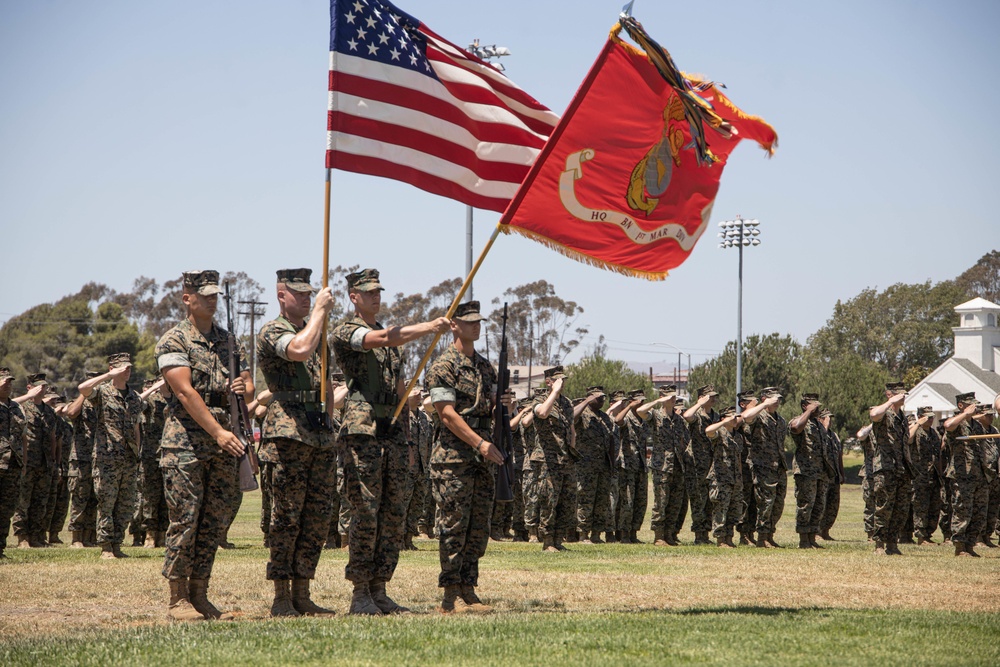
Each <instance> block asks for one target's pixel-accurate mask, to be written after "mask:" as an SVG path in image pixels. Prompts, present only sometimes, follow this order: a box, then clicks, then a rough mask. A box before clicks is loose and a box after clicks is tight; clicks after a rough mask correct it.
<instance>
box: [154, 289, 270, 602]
mask: <svg viewBox="0 0 1000 667" xmlns="http://www.w3.org/2000/svg"><path fill="white" fill-rule="evenodd" d="M183 289H184V294H183V299H184V304H185V307H186V309H187V317H186V318H185V319H183V320H181V322H180V323H178V324H177V325H176V326H174V327H173V328H172V329H170V330H169V331H167V332H166V333H165V334H163V336H162V337H161V338H160V340H159V342H158V343H157V344H156V350H155V353H154V354H155V356H156V361H157V364H158V366H159V369H160V372H161V373H162V374H163V377H164V379H165V380H166V381H167V384H169V385H170V397H169V398H168V399H167V417H166V420H165V421H164V425H163V437H162V438H161V439H160V468H161V469H162V470H163V485H164V496H165V497H166V499H167V513H168V514H169V516H170V526H169V528H168V529H167V539H166V553H165V555H164V559H163V576H164V577H165V578H166V579H167V581H168V582H169V584H170V610H169V616H170V617H171V618H173V619H175V620H195V619H197V618H214V619H223V620H229V619H232V618H233V616H232V615H231V614H228V613H223V612H221V611H220V610H219V609H217V608H216V607H215V605H214V604H212V603H211V602H210V601H209V600H208V597H207V592H208V586H209V580H210V578H211V576H212V567H213V565H214V564H215V553H216V550H217V549H218V547H219V543H220V542H221V541H222V539H223V538H224V537H225V534H226V529H227V528H228V526H229V524H230V522H231V521H232V519H233V516H232V512H233V507H234V506H235V502H234V500H233V499H234V497H235V496H236V495H237V494H239V493H240V485H239V463H238V460H237V457H239V456H240V455H241V454H242V453H243V451H244V448H243V444H242V443H241V442H240V440H239V438H238V437H237V436H236V434H235V433H233V432H232V430H231V425H230V420H229V409H228V408H229V400H230V395H231V393H232V392H234V391H235V392H239V393H242V394H243V395H244V396H245V397H246V398H249V399H250V400H252V398H253V381H252V379H251V378H250V371H249V369H248V367H247V364H246V355H245V354H244V352H243V350H242V349H241V348H240V347H239V346H238V345H237V349H236V350H233V352H234V354H235V357H236V368H237V369H238V373H239V375H238V377H236V378H231V377H229V351H230V339H229V333H228V332H227V331H226V330H225V329H222V328H221V327H219V326H216V325H215V323H214V322H213V317H214V315H215V310H216V306H217V299H218V294H219V293H220V292H221V290H220V289H219V273H218V272H217V271H188V272H186V273H185V274H184V285H183Z"/></svg>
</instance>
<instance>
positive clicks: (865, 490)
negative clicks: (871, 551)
mask: <svg viewBox="0 0 1000 667" xmlns="http://www.w3.org/2000/svg"><path fill="white" fill-rule="evenodd" d="M861 451H862V454H863V456H864V464H863V465H862V466H861V472H860V475H861V499H862V500H863V501H864V504H865V509H864V512H863V518H864V524H865V533H867V534H868V539H869V540H873V539H875V494H874V493H873V492H872V485H873V484H874V482H875V476H874V475H873V474H872V458H873V457H874V456H875V434H874V433H872V432H871V431H869V432H868V435H866V436H865V437H863V438H861Z"/></svg>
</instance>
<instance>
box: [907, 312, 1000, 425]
mask: <svg viewBox="0 0 1000 667" xmlns="http://www.w3.org/2000/svg"><path fill="white" fill-rule="evenodd" d="M955 312H956V313H958V317H959V322H958V326H957V327H953V328H952V331H954V332H955V354H954V356H952V358H951V359H949V360H948V361H946V362H944V363H943V364H941V365H940V366H938V367H937V368H935V369H934V370H933V371H932V372H931V374H930V375H928V376H927V377H925V378H924V379H923V380H922V381H921V382H919V383H918V384H917V386H915V387H914V388H913V389H911V390H910V392H909V395H908V396H907V397H906V402H905V403H904V404H903V409H904V410H905V411H907V412H913V411H915V410H916V409H917V408H918V407H921V406H924V405H929V406H931V407H933V408H934V414H935V415H936V416H937V417H938V418H941V417H942V416H945V417H949V416H951V414H952V413H953V412H954V410H955V408H956V406H955V396H956V395H957V394H964V393H967V392H970V391H974V392H976V398H977V399H979V401H980V402H982V403H987V404H989V403H992V402H993V400H994V399H995V398H996V396H997V394H1000V373H998V372H997V371H998V370H1000V327H997V320H998V318H1000V306H998V305H997V304H995V303H990V302H989V301H987V300H986V299H981V298H978V297H977V298H975V299H973V300H972V301H968V302H966V303H963V304H962V305H960V306H956V307H955Z"/></svg>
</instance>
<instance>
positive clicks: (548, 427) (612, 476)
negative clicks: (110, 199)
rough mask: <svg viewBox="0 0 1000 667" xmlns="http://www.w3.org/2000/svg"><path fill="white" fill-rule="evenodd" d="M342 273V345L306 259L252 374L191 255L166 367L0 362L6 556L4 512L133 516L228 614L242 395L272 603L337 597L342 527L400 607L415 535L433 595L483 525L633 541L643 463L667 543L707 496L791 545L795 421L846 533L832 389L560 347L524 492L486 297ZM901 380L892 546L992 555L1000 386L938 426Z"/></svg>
mask: <svg viewBox="0 0 1000 667" xmlns="http://www.w3.org/2000/svg"><path fill="white" fill-rule="evenodd" d="M347 287H348V295H349V298H350V301H351V304H352V306H353V308H354V312H353V314H352V316H351V317H349V318H348V319H347V320H346V321H344V322H342V323H340V324H339V325H337V326H335V327H333V329H332V331H331V332H330V338H329V340H330V341H331V343H330V349H327V348H326V346H325V345H324V344H323V339H324V333H325V332H326V326H325V325H326V323H327V321H328V320H329V317H330V312H331V310H332V308H333V305H334V297H333V294H332V292H331V290H330V288H329V287H325V288H323V289H321V290H317V289H316V288H314V287H313V286H312V284H311V271H310V270H309V269H283V270H280V271H278V272H277V276H276V295H277V298H278V303H279V308H280V315H279V317H278V318H277V319H275V320H272V321H270V322H268V323H266V324H265V325H264V326H263V327H262V328H261V331H260V333H259V335H258V336H257V340H256V342H255V343H256V352H257V358H258V360H259V366H260V369H261V374H262V376H263V378H264V382H265V383H266V385H267V387H266V389H263V390H262V391H260V392H257V391H256V390H255V387H254V384H253V378H251V376H250V372H249V369H248V366H247V363H246V353H245V351H244V350H243V349H233V350H230V346H231V345H232V344H233V343H231V341H233V340H235V339H234V338H233V337H231V336H230V335H229V333H228V332H227V331H225V330H224V329H222V328H221V327H219V326H218V325H217V324H215V322H214V316H215V311H216V308H217V300H218V294H219V293H220V292H221V289H220V287H219V274H218V272H216V271H190V272H186V273H184V276H183V297H182V299H183V302H184V307H185V312H186V317H185V319H183V320H181V322H179V323H178V324H177V325H176V326H175V327H173V328H172V329H170V330H169V331H168V332H167V333H166V334H164V335H163V336H162V337H161V338H160V340H159V341H158V343H157V345H156V349H155V358H156V364H157V374H158V375H160V376H162V377H160V378H159V379H157V378H154V379H152V380H150V381H148V382H147V383H146V384H145V385H144V386H143V391H142V393H138V392H136V391H135V390H134V389H132V388H130V387H129V385H128V380H129V377H130V374H131V368H132V360H131V357H130V356H129V355H128V354H127V353H116V354H112V355H110V356H109V357H108V370H107V371H106V372H101V371H93V372H89V373H87V377H86V379H85V380H84V381H83V382H82V383H80V384H79V386H78V390H79V395H78V396H77V398H76V399H74V400H73V401H72V402H67V401H66V400H65V398H64V397H63V396H61V395H59V394H57V393H55V392H54V391H52V390H51V389H50V388H49V385H48V381H47V380H46V377H45V375H44V374H40V373H36V374H32V375H30V376H29V377H28V378H27V392H26V393H25V394H24V395H22V396H19V397H17V398H13V397H12V384H13V380H14V378H13V375H12V374H11V372H10V371H9V370H8V369H6V368H0V557H3V548H4V545H5V543H6V538H7V535H8V533H9V531H10V524H11V519H13V532H14V535H15V536H16V538H17V541H18V546H19V547H24V548H39V547H43V546H47V545H49V544H61V541H60V540H59V533H60V531H61V530H62V526H63V524H64V523H65V521H66V519H67V515H68V518H69V531H70V533H71V535H72V539H71V547H73V548H89V547H99V548H100V553H101V557H102V558H108V559H117V558H126V557H127V555H126V554H125V553H124V552H123V551H122V549H121V547H122V544H123V542H124V540H125V536H126V531H127V530H131V531H132V532H133V534H134V541H133V545H142V546H145V547H148V548H159V547H162V548H164V549H165V556H164V564H163V570H162V573H163V576H164V578H165V579H166V580H167V582H168V587H169V601H168V616H169V618H171V619H174V620H179V621H191V620H202V619H218V620H231V619H233V618H234V615H233V614H231V613H228V612H225V611H222V610H220V609H219V608H217V607H216V606H215V605H214V604H213V603H212V602H211V601H210V600H209V599H208V597H207V594H208V588H209V583H210V579H211V575H212V569H213V565H214V559H215V555H216V551H217V549H218V548H220V547H224V546H225V545H226V543H227V539H226V534H227V531H228V529H229V526H230V525H231V523H232V522H233V519H234V518H235V515H236V512H237V510H238V508H239V506H240V502H241V498H242V494H241V491H240V485H239V463H238V460H239V457H241V456H242V455H243V454H244V453H245V448H246V447H247V446H248V445H247V443H246V442H245V441H243V440H241V438H240V437H239V436H238V435H237V433H236V431H237V429H236V425H234V424H232V423H230V411H229V409H228V408H229V405H230V402H231V401H235V400H237V397H239V398H242V399H243V400H245V401H246V403H247V405H248V408H249V413H250V415H251V416H252V417H253V418H254V419H255V420H256V423H257V424H258V425H259V427H260V446H259V459H260V479H261V490H262V519H261V529H262V531H263V533H264V543H265V546H267V547H268V549H269V551H270V555H269V559H268V563H267V567H266V572H265V576H266V578H267V579H268V580H270V581H273V585H274V598H273V603H272V605H271V615H272V616H275V617H281V616H301V615H309V616H331V615H333V614H334V612H333V611H332V610H330V609H326V608H324V607H321V606H319V605H317V604H316V603H315V602H314V601H313V600H312V599H311V592H310V583H311V581H312V580H313V579H314V578H315V576H316V570H317V567H318V564H319V560H320V555H321V552H322V550H323V549H324V548H338V547H339V548H346V549H348V553H349V556H348V562H347V566H346V568H345V578H346V579H347V580H348V581H350V582H351V583H352V585H353V592H352V595H351V601H350V613H351V614H362V615H383V614H400V613H406V612H407V611H409V610H408V609H407V608H406V607H404V606H402V605H400V604H399V603H397V602H396V601H395V600H393V598H392V597H390V595H389V593H388V590H387V586H388V585H389V583H390V582H391V581H392V578H393V575H394V573H395V569H396V566H397V564H398V561H399V553H400V551H401V550H408V549H415V548H416V547H415V546H414V545H413V538H414V537H416V536H418V535H425V536H427V537H430V538H436V539H437V540H438V545H439V546H438V548H439V555H440V574H439V577H438V585H439V587H440V588H441V589H442V600H441V606H440V610H441V611H442V612H443V613H457V612H472V613H483V612H489V611H491V607H490V606H489V605H486V604H485V603H483V602H482V600H480V599H479V597H478V595H477V593H476V588H477V587H478V585H479V561H480V559H481V558H482V557H483V555H484V554H485V553H486V550H487V547H488V543H489V540H490V539H491V538H492V539H494V540H501V539H512V540H514V541H521V542H531V543H537V544H539V545H540V548H541V549H542V550H543V551H545V552H551V553H558V552H560V551H565V550H566V549H567V547H566V546H565V545H566V544H567V543H574V542H579V543H583V544H601V543H604V542H620V543H625V544H631V543H639V542H640V540H639V536H638V533H639V530H640V528H641V526H642V523H643V518H644V516H645V513H646V509H647V505H648V502H649V500H648V498H647V489H648V488H650V487H651V489H652V495H653V498H652V521H651V529H652V532H653V540H654V544H655V545H656V546H658V547H666V546H678V545H680V544H681V537H680V531H681V527H682V525H683V524H684V522H685V520H686V518H687V514H688V512H689V511H690V515H691V524H690V525H691V532H692V533H693V535H694V539H693V543H694V544H696V545H697V544H711V543H712V541H713V539H714V544H716V545H717V546H718V547H719V548H725V549H731V548H734V547H736V546H738V544H739V545H752V546H756V547H759V548H780V545H779V544H777V543H776V542H775V541H774V535H775V531H776V527H777V524H778V522H779V521H780V519H781V517H782V515H783V512H784V502H785V496H786V493H787V485H788V481H787V480H788V464H787V462H786V455H785V440H786V437H790V438H791V440H792V442H793V444H794V450H793V456H792V460H791V473H792V476H793V480H794V498H795V530H796V532H797V533H798V535H799V545H798V546H799V548H802V549H814V548H822V546H821V545H820V544H819V543H818V542H817V538H819V539H823V540H827V541H831V540H833V539H834V538H833V537H832V536H831V535H830V529H831V528H832V526H833V525H834V522H835V521H836V519H837V515H838V513H839V505H840V486H841V485H842V484H843V483H844V482H845V481H846V478H845V474H844V466H843V445H842V443H841V442H840V439H839V437H838V436H837V434H836V432H835V431H834V430H833V429H832V428H831V419H832V417H833V415H832V414H831V413H830V411H829V410H825V409H822V405H821V404H820V402H819V396H818V395H817V394H811V393H806V394H803V395H802V396H801V399H800V408H801V414H799V415H798V416H797V417H795V418H794V419H792V420H791V421H789V422H786V421H785V419H783V418H782V417H781V415H780V414H779V413H778V408H779V407H780V406H781V404H782V403H783V401H784V396H783V395H782V393H783V392H782V390H781V389H780V388H777V387H768V388H765V389H763V390H761V391H759V392H749V391H744V392H740V393H739V394H738V396H737V406H727V407H724V408H722V409H721V410H719V411H717V410H716V404H717V400H718V396H719V393H718V392H717V391H716V389H715V387H714V386H712V385H706V386H703V387H701V388H699V389H698V390H697V396H696V398H695V400H694V401H693V402H692V403H691V404H690V405H689V406H686V405H685V403H684V400H683V399H682V398H681V397H680V396H679V395H678V391H677V387H676V386H674V385H667V386H663V387H660V388H659V389H658V390H657V393H658V395H657V396H656V398H654V399H652V400H649V399H648V398H647V396H646V394H645V391H644V390H642V389H634V390H631V391H624V390H616V391H613V392H611V393H610V394H609V393H607V392H606V391H605V389H604V387H601V386H591V387H588V388H587V390H586V396H585V397H583V398H581V399H578V400H576V401H571V400H570V399H569V398H568V397H566V396H565V395H564V393H563V387H564V383H565V380H566V374H565V371H564V369H563V367H561V366H554V367H552V368H549V369H547V370H546V371H545V379H544V385H543V386H540V387H537V388H536V389H535V391H534V392H533V394H532V395H531V396H528V397H526V398H524V399H522V400H521V401H520V402H518V403H516V404H515V402H514V398H513V395H512V394H511V393H509V392H508V393H507V394H504V395H503V402H504V403H505V405H506V406H507V407H508V408H510V413H509V414H510V427H511V430H512V432H513V435H514V437H513V443H512V444H513V447H512V449H513V451H512V452H511V454H510V455H511V456H512V457H513V464H514V466H513V467H514V471H515V475H514V480H513V487H514V488H513V492H514V493H513V495H514V499H513V502H509V503H500V502H497V501H496V500H495V484H496V481H495V480H496V474H497V466H498V465H499V464H501V463H503V462H504V454H503V453H501V450H500V448H499V447H498V446H497V444H496V443H492V442H491V441H490V440H491V437H492V433H493V427H494V424H493V419H494V414H495V413H494V407H495V406H494V405H493V401H494V397H495V396H496V389H497V383H498V376H497V372H496V369H494V367H493V366H492V365H491V364H490V362H489V361H488V360H487V359H486V358H485V357H483V356H482V355H481V354H480V353H479V352H477V351H476V342H477V341H478V340H479V338H480V335H481V333H482V332H481V327H482V325H481V322H482V320H483V319H485V318H484V317H483V316H482V314H481V312H480V306H479V303H478V302H476V301H469V302H466V303H463V304H460V305H459V306H458V307H457V309H456V311H455V313H454V316H453V317H452V318H450V319H447V318H436V319H434V320H431V321H427V322H420V323H415V324H408V325H403V326H386V325H384V324H382V323H381V322H379V320H378V314H379V311H380V308H381V292H382V291H383V287H382V285H381V282H380V278H379V273H378V271H376V270H374V269H365V270H363V271H359V272H356V273H352V274H350V275H349V276H347ZM435 333H438V334H441V333H450V334H451V336H452V343H451V345H449V346H448V347H447V349H446V351H445V352H444V353H442V354H440V355H439V356H438V357H437V359H435V360H434V361H433V362H432V363H431V365H430V366H429V367H428V368H427V371H426V374H425V376H424V382H423V388H422V389H420V388H418V389H415V390H413V391H412V392H411V393H410V394H409V395H408V396H407V397H406V399H407V400H406V407H405V409H404V412H403V415H401V416H400V417H399V418H398V419H394V418H393V412H394V410H395V409H396V406H397V404H398V403H399V402H400V398H401V397H402V396H403V394H404V391H405V387H406V383H405V381H404V377H403V375H402V373H403V356H402V350H401V348H402V347H403V346H404V345H405V344H406V343H408V342H411V341H413V340H416V339H418V338H421V337H424V336H429V335H432V334H435ZM235 345H236V346H237V347H238V348H239V344H238V343H235ZM230 353H232V354H233V355H234V357H235V359H236V365H235V367H236V374H235V377H231V376H230V370H229V368H230V366H229V363H228V362H229V357H230ZM324 354H325V356H324ZM334 367H339V368H340V370H341V372H339V373H334V372H332V371H333V369H334ZM904 398H905V389H904V387H903V385H902V384H901V383H892V384H889V385H887V386H886V401H885V403H883V404H882V405H879V406H875V407H873V408H872V409H871V411H870V413H869V416H870V418H871V422H872V423H871V424H870V425H869V426H868V427H866V428H865V429H862V431H861V432H859V434H858V439H859V441H860V442H861V443H862V445H863V450H864V461H865V462H864V467H863V470H862V477H863V483H862V491H863V496H864V499H865V516H864V520H865V528H866V531H867V532H868V534H869V537H870V539H871V540H872V541H873V542H874V543H875V551H876V553H878V554H886V555H894V554H899V553H900V551H899V548H898V545H899V544H900V543H907V542H910V541H912V537H913V536H914V535H915V536H916V540H917V543H918V544H927V543H933V540H932V535H933V534H934V532H935V530H936V529H937V528H938V527H940V528H941V530H942V533H943V534H944V537H945V541H946V542H950V543H952V544H954V547H955V554H956V556H977V555H978V554H976V553H975V551H974V550H973V546H974V545H976V544H977V543H981V544H984V545H986V546H988V547H993V546H995V545H994V544H993V542H992V539H991V538H992V535H993V533H994V532H996V531H997V529H998V528H1000V526H998V521H997V520H998V510H1000V467H998V466H1000V461H998V458H1000V449H998V446H997V443H998V442H1000V440H998V439H995V438H990V437H989V436H990V435H991V434H998V435H1000V431H998V430H997V428H996V427H995V426H994V425H993V418H994V416H995V414H996V407H1000V406H994V407H988V406H983V405H980V404H979V403H978V402H977V401H976V399H975V395H974V394H962V395H959V396H958V397H957V404H958V410H957V411H956V413H955V415H954V416H953V417H951V418H949V419H947V420H945V421H944V423H943V424H941V425H940V426H939V427H938V428H937V429H935V428H933V419H934V416H933V410H931V409H930V408H921V409H920V410H918V411H917V414H916V415H912V416H910V417H909V418H908V417H906V416H905V415H904V414H903V413H902V404H903V400H904ZM997 401H998V402H1000V398H998V399H997ZM605 406H606V407H605ZM650 482H651V483H650ZM602 534H603V536H604V537H603V539H602ZM737 534H739V542H738V543H737V542H736V535H737Z"/></svg>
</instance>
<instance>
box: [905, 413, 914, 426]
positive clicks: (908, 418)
mask: <svg viewBox="0 0 1000 667" xmlns="http://www.w3.org/2000/svg"><path fill="white" fill-rule="evenodd" d="M915 421H917V416H916V415H906V423H907V424H909V425H912V424H913V423H914V422H915Z"/></svg>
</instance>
